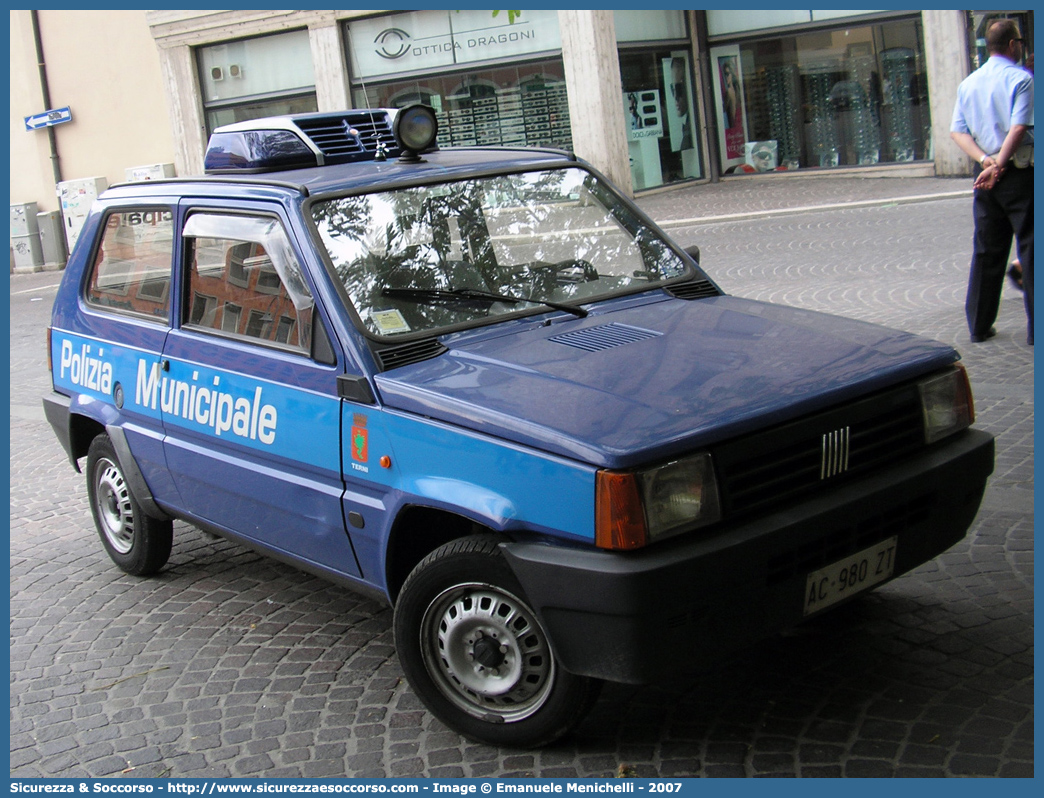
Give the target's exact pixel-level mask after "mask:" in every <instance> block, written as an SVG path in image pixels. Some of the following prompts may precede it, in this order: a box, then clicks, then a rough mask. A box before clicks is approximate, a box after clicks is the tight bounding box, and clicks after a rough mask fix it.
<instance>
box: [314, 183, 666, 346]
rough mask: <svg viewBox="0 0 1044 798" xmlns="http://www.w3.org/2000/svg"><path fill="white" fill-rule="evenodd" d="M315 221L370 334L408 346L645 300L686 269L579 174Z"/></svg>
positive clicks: (433, 189)
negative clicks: (561, 312)
mask: <svg viewBox="0 0 1044 798" xmlns="http://www.w3.org/2000/svg"><path fill="white" fill-rule="evenodd" d="M312 216H313V219H314V221H315V224H316V226H317V228H318V231H319V235H320V237H321V239H322V242H323V244H324V245H325V247H326V249H327V251H328V253H329V256H330V259H331V261H332V263H333V266H334V269H335V271H336V274H337V277H338V279H339V280H340V281H341V283H342V284H343V286H344V288H345V292H346V293H347V295H348V298H349V299H350V301H351V303H352V305H353V306H354V308H355V311H356V313H357V314H358V316H359V318H360V319H361V321H362V323H363V325H364V326H365V328H366V329H367V331H368V332H370V333H372V334H374V335H378V336H399V335H407V334H410V333H418V332H430V331H434V330H441V329H444V328H450V327H462V326H472V325H477V324H484V323H489V322H491V321H495V320H497V319H499V318H502V317H503V316H504V315H505V314H512V313H534V312H542V311H546V310H547V304H548V303H553V305H562V306H567V307H570V308H576V307H577V306H579V305H581V304H583V303H585V302H589V301H592V300H594V299H602V298H608V297H611V296H613V295H619V294H624V293H631V292H635V291H640V290H646V289H648V288H651V287H655V286H657V285H659V284H661V283H662V282H663V281H665V280H669V279H671V278H675V277H679V276H681V275H683V274H684V273H685V269H686V266H685V262H684V261H683V260H682V259H681V258H680V257H679V256H678V255H677V254H675V253H674V251H673V250H671V249H670V247H669V246H668V245H667V244H666V242H664V241H663V239H662V238H660V237H659V236H658V235H657V234H655V233H654V232H653V231H652V230H651V229H650V228H648V227H646V226H645V225H643V224H642V223H641V222H640V221H639V220H638V219H637V218H636V217H635V216H634V215H633V214H632V213H631V212H630V211H628V210H627V209H626V207H624V206H623V205H622V204H621V203H619V201H618V200H617V199H616V197H615V195H613V194H612V193H611V192H610V191H609V190H608V189H607V188H606V187H605V186H604V185H603V184H601V183H599V182H598V180H597V179H596V178H595V177H594V176H593V175H591V174H590V173H588V172H586V171H584V170H582V169H576V168H568V169H555V170H547V171H536V172H526V173H523V174H515V175H501V176H498V177H491V178H482V179H473V180H463V181H459V182H454V183H444V184H439V185H432V186H418V187H415V188H404V189H399V190H396V191H387V192H381V193H376V194H367V195H362V196H352V197H343V198H339V199H332V200H327V201H321V202H317V203H316V204H315V205H314V206H313V207H312Z"/></svg>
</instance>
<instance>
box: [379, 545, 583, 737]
mask: <svg viewBox="0 0 1044 798" xmlns="http://www.w3.org/2000/svg"><path fill="white" fill-rule="evenodd" d="M499 543H500V540H499V539H498V538H496V537H493V536H488V535H480V536H475V537H469V538H462V539H460V540H456V541H453V542H451V543H447V544H446V545H444V546H442V547H441V548H438V549H436V550H435V551H433V552H432V553H431V554H429V555H428V556H427V557H426V558H425V559H424V560H422V561H421V562H420V563H419V564H418V565H417V567H416V568H414V570H413V572H412V573H411V574H410V576H409V578H408V579H407V580H406V583H405V584H404V585H403V588H402V591H401V593H400V594H399V599H398V602H397V603H396V606H395V620H394V626H395V644H396V648H397V650H398V654H399V661H400V663H401V664H402V668H403V670H404V671H405V673H406V678H407V680H408V681H409V683H410V685H411V687H413V690H414V691H415V692H416V693H417V695H418V696H419V697H420V699H421V700H422V701H423V702H424V703H425V705H426V706H427V707H428V708H429V709H430V710H431V712H432V713H433V714H434V715H435V716H436V717H437V718H438V719H439V720H441V721H442V722H443V723H445V724H446V725H447V726H449V727H450V728H452V729H455V730H456V731H458V732H460V733H461V734H463V735H464V736H465V737H468V738H470V739H472V740H476V741H478V742H483V743H488V744H491V745H499V746H508V747H513V748H536V747H539V746H543V745H546V744H548V743H550V742H552V741H554V740H556V739H558V738H559V737H561V736H562V735H564V734H566V733H567V732H569V731H570V730H571V729H573V728H574V727H575V726H576V725H577V724H578V723H579V722H580V721H581V720H582V719H583V717H584V716H585V715H586V714H587V713H588V711H590V709H591V707H592V706H593V705H594V703H595V701H596V700H597V698H598V693H599V692H600V691H601V682H600V681H599V680H597V679H591V678H588V677H583V676H576V675H574V674H571V673H568V672H567V671H565V670H563V669H562V667H561V666H560V664H559V663H558V662H557V660H556V658H555V655H554V652H553V651H552V650H551V644H550V640H549V639H548V636H547V633H546V632H545V631H544V629H543V627H542V626H541V625H540V621H539V620H538V619H537V617H536V613H535V612H534V611H533V610H532V608H531V607H530V606H529V603H528V601H527V600H526V598H525V595H524V594H523V592H522V588H521V586H520V585H519V584H518V580H517V579H515V576H514V574H512V572H511V569H510V568H509V567H508V565H507V562H506V561H505V559H504V557H503V556H502V555H501V554H500V550H499Z"/></svg>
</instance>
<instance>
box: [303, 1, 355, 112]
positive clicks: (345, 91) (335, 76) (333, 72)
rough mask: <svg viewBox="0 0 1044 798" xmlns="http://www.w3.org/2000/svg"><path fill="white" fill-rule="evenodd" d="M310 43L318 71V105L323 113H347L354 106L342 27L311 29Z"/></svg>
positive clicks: (335, 25)
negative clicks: (345, 111)
mask: <svg viewBox="0 0 1044 798" xmlns="http://www.w3.org/2000/svg"><path fill="white" fill-rule="evenodd" d="M308 40H309V43H310V44H311V48H312V65H313V67H314V68H315V94H316V104H317V106H318V108H319V110H320V111H344V110H346V109H348V108H351V107H352V95H351V90H350V88H349V84H348V67H347V66H346V64H345V49H344V43H343V41H342V39H341V28H340V26H339V25H338V24H337V21H336V20H333V24H327V23H324V24H320V25H315V26H309V28H308Z"/></svg>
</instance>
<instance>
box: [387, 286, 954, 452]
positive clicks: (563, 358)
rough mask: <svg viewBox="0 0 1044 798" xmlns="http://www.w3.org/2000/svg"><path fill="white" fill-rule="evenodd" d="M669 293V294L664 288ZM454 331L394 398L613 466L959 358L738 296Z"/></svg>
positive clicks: (410, 408) (390, 397) (406, 370)
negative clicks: (543, 322)
mask: <svg viewBox="0 0 1044 798" xmlns="http://www.w3.org/2000/svg"><path fill="white" fill-rule="evenodd" d="M664 296H665V295H664ZM527 322H528V323H525V324H514V325H504V326H505V327H508V328H509V330H508V331H507V332H504V331H500V330H498V329H497V328H485V330H484V331H480V332H477V333H476V332H472V333H471V334H465V335H458V336H454V337H453V338H451V339H443V343H445V344H446V345H447V346H449V351H448V352H446V353H444V354H442V355H441V356H439V357H437V358H435V359H432V360H427V361H424V362H421V363H415V364H411V365H407V366H403V367H401V368H397V369H394V370H392V371H389V372H386V373H383V374H380V375H378V376H377V379H376V383H377V387H378V390H379V392H380V396H381V401H382V402H383V403H384V404H385V406H386V407H389V408H394V409H397V410H401V411H403V412H407V413H413V414H418V415H423V416H426V417H429V418H433V419H437V420H439V421H443V422H446V423H449V424H454V425H457V426H460V427H466V428H468V429H472V430H475V431H477V432H480V433H484V434H488V435H492V436H495V437H498V438H504V439H507V440H510V441H514V442H516V443H519V444H522V445H526V446H532V447H536V448H538V449H541V450H543V451H546V452H549V453H553V454H557V455H562V456H565V457H568V458H572V459H576V460H580V461H583V462H587V463H590V464H592V465H595V466H598V467H603V468H627V467H631V466H635V465H640V464H645V463H650V462H656V461H659V460H663V459H667V458H670V457H673V456H677V455H678V454H681V453H683V452H686V451H691V450H693V449H694V448H697V447H702V446H707V445H709V444H712V443H715V442H717V441H720V440H722V439H724V438H727V437H733V436H735V435H739V434H743V433H745V432H750V431H753V430H755V429H758V428H761V427H765V426H770V425H773V424H776V423H780V422H782V421H786V420H789V419H792V418H796V417H798V416H800V415H803V414H805V413H808V412H811V411H814V410H817V409H820V408H822V407H825V406H828V405H831V404H835V403H838V402H842V401H845V400H847V399H851V398H854V397H856V396H861V395H865V394H867V393H869V392H872V391H874V390H877V389H879V388H883V387H886V386H889V385H893V384H895V383H897V382H901V381H903V380H906V379H910V378H913V377H916V376H918V375H921V374H924V373H926V372H928V371H931V370H932V369H935V368H938V367H940V366H943V365H945V364H948V363H952V362H954V361H955V360H957V359H958V357H959V356H958V354H957V353H956V352H955V351H954V350H953V348H952V347H949V346H946V345H944V344H941V343H938V342H936V341H931V340H927V339H925V338H921V337H918V336H915V335H911V334H909V333H903V332H898V331H896V330H891V329H887V328H884V327H880V326H877V325H873V324H868V323H865V322H860V321H853V320H851V319H842V318H839V317H836V316H830V315H826V314H822V313H816V312H812V311H807V310H799V309H796V308H789V307H784V306H780V305H771V304H766V303H762V302H755V301H751V300H745V299H738V298H735V297H728V296H719V297H712V298H706V299H699V300H683V299H674V298H669V299H663V300H662V301H648V302H641V303H633V302H632V303H630V304H628V303H623V305H622V306H616V307H613V306H611V305H610V306H608V307H606V306H605V305H603V306H601V307H597V308H595V309H594V310H593V311H592V313H591V315H590V316H588V317H587V318H585V319H576V320H556V321H555V323H553V324H550V325H540V324H539V323H536V322H533V321H532V320H527Z"/></svg>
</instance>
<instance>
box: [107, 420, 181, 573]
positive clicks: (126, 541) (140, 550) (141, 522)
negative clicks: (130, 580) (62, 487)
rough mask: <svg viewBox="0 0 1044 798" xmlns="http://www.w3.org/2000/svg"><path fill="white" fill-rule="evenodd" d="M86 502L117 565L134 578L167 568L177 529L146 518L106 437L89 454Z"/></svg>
mask: <svg viewBox="0 0 1044 798" xmlns="http://www.w3.org/2000/svg"><path fill="white" fill-rule="evenodd" d="M87 498H88V499H89V501H90V505H91V515H93V516H94V525H95V526H96V527H97V528H98V535H99V536H100V537H101V542H102V545H103V546H104V547H105V551H106V552H107V553H108V555H109V557H110V558H111V559H112V561H113V562H114V563H116V565H118V566H119V567H120V568H121V569H122V570H124V571H126V572H127V573H128V574H132V575H134V576H147V575H149V574H153V573H155V572H156V571H158V570H159V569H160V568H162V567H163V566H164V565H166V563H167V559H168V558H169V557H170V550H171V546H172V545H173V541H174V525H173V523H172V522H171V521H161V520H158V519H156V518H151V517H149V516H147V515H145V512H144V511H143V510H142V509H141V505H139V504H138V502H137V500H135V498H134V494H132V493H131V490H130V486H129V485H128V484H127V478H126V475H125V474H124V473H123V468H122V467H121V466H120V461H119V459H118V458H117V457H116V450H115V449H114V448H113V446H112V441H110V440H109V438H108V436H106V435H99V436H98V437H97V438H95V439H94V440H93V441H91V446H90V449H89V450H88V452H87Z"/></svg>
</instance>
